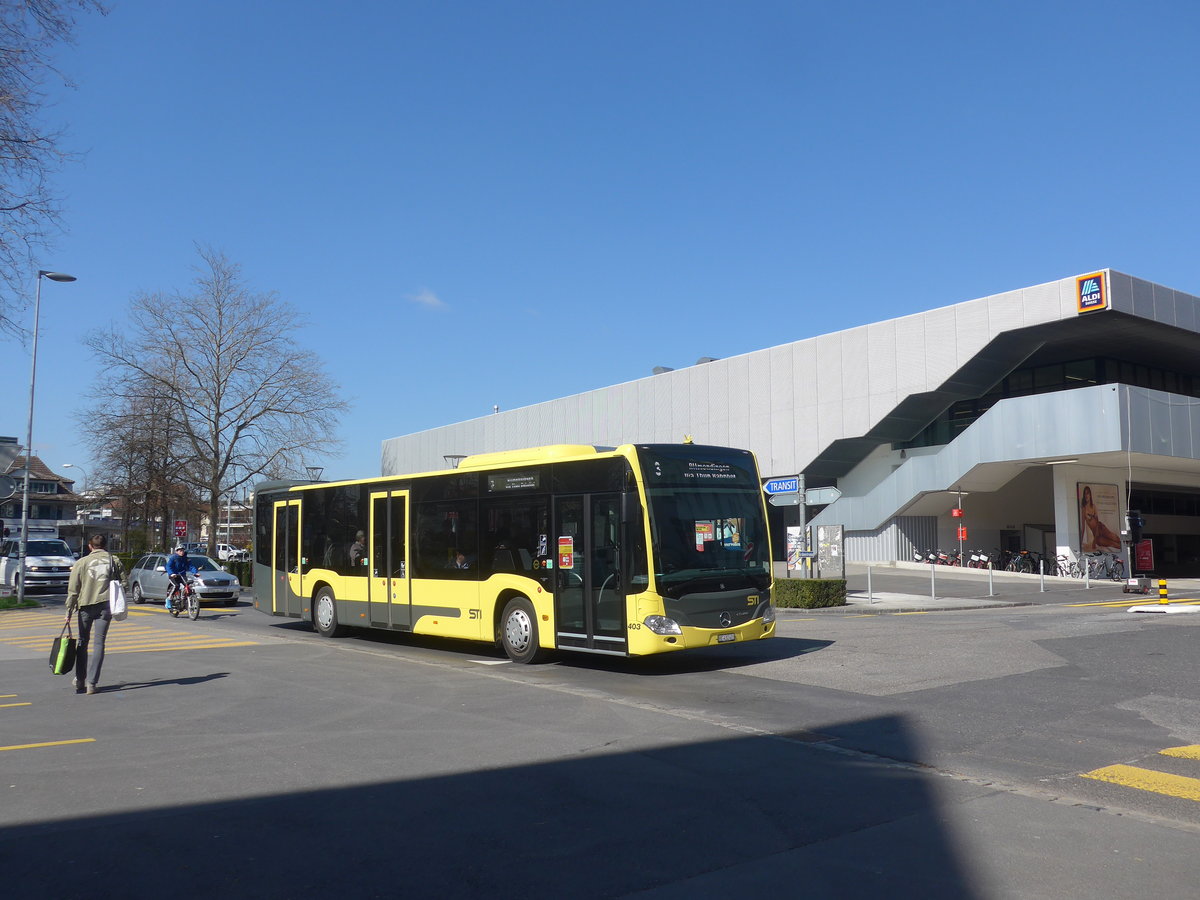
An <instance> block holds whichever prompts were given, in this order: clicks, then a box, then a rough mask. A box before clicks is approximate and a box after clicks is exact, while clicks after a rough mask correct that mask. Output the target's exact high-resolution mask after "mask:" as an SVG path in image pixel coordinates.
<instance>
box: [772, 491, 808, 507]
mask: <svg viewBox="0 0 1200 900" xmlns="http://www.w3.org/2000/svg"><path fill="white" fill-rule="evenodd" d="M767 502H768V503H770V504H771V505H772V506H799V505H800V494H799V493H798V492H797V493H795V494H772V495H771V496H769V497H768V498H767Z"/></svg>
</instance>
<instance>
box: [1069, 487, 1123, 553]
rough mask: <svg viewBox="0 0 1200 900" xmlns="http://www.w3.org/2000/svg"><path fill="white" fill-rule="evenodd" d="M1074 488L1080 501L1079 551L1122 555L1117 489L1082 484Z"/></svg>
mask: <svg viewBox="0 0 1200 900" xmlns="http://www.w3.org/2000/svg"><path fill="white" fill-rule="evenodd" d="M1075 489H1076V491H1077V492H1078V498H1079V538H1080V550H1082V552H1084V553H1093V552H1095V551H1096V550H1103V551H1105V552H1107V553H1120V552H1121V535H1120V533H1119V530H1120V526H1119V525H1118V522H1119V516H1118V513H1119V511H1120V506H1119V504H1118V496H1117V486H1116V485H1115V484H1091V483H1088V482H1083V481H1080V482H1077V483H1076V485H1075Z"/></svg>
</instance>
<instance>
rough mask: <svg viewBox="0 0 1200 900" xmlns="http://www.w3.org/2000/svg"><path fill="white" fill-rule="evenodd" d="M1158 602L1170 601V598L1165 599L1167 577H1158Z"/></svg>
mask: <svg viewBox="0 0 1200 900" xmlns="http://www.w3.org/2000/svg"><path fill="white" fill-rule="evenodd" d="M1158 602H1159V603H1170V602H1171V601H1170V600H1168V599H1167V579H1165V578H1160V579H1158Z"/></svg>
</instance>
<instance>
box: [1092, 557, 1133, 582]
mask: <svg viewBox="0 0 1200 900" xmlns="http://www.w3.org/2000/svg"><path fill="white" fill-rule="evenodd" d="M1084 557H1085V559H1086V562H1087V573H1088V577H1089V578H1108V579H1111V580H1112V581H1120V580H1121V579H1123V578H1124V577H1125V560H1123V559H1121V557H1119V556H1116V555H1114V554H1111V553H1105V552H1104V551H1103V550H1097V551H1096V552H1095V553H1085V554H1084Z"/></svg>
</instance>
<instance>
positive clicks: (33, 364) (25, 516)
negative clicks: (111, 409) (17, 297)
mask: <svg viewBox="0 0 1200 900" xmlns="http://www.w3.org/2000/svg"><path fill="white" fill-rule="evenodd" d="M43 278H49V279H50V280H51V281H58V282H68V281H74V280H75V276H74V275H64V274H63V273H62V272H47V271H46V270H45V269H38V273H37V289H36V290H35V291H34V300H33V354H32V360H31V361H30V364H29V427H28V428H27V429H26V431H25V489H24V491H23V492H22V495H21V551H20V553H19V554H18V557H19V558H18V560H17V572H19V573H20V577H21V580H20V581H19V582H17V602H18V604H23V603H24V602H25V556H26V548H27V547H28V546H29V470H30V467H32V465H33V391H34V385H35V384H36V383H37V345H38V319H39V318H40V317H41V312H42V279H43Z"/></svg>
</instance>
